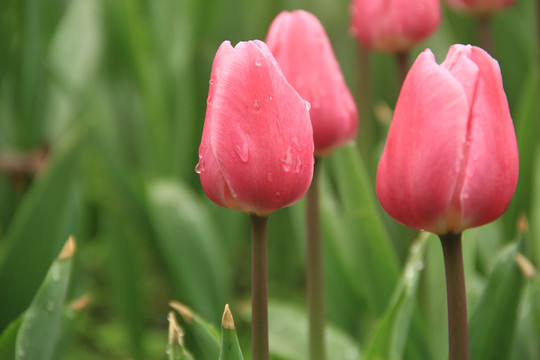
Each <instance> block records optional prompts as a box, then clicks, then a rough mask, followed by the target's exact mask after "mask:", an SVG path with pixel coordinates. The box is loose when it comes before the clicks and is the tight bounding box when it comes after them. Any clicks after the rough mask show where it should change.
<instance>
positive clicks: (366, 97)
mask: <svg viewBox="0 0 540 360" xmlns="http://www.w3.org/2000/svg"><path fill="white" fill-rule="evenodd" d="M370 83H371V66H370V59H369V50H367V49H365V48H363V47H359V48H358V96H357V100H356V101H357V103H358V117H359V118H360V121H359V122H358V135H357V136H356V139H357V140H356V145H357V147H358V149H359V150H360V152H361V154H362V156H363V158H364V160H365V161H366V162H367V161H371V156H372V154H371V149H372V142H373V138H374V136H373V121H371V91H370Z"/></svg>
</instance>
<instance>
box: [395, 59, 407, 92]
mask: <svg viewBox="0 0 540 360" xmlns="http://www.w3.org/2000/svg"><path fill="white" fill-rule="evenodd" d="M396 61H397V67H398V73H399V77H400V80H401V82H400V83H399V87H400V88H401V86H402V85H403V82H404V81H405V78H406V77H407V73H408V72H409V52H408V51H402V52H399V53H397V54H396Z"/></svg>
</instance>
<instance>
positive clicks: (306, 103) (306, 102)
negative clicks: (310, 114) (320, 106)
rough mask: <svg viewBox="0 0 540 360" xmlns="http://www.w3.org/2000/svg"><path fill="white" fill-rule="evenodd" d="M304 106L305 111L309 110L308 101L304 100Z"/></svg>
mask: <svg viewBox="0 0 540 360" xmlns="http://www.w3.org/2000/svg"><path fill="white" fill-rule="evenodd" d="M304 105H305V106H306V110H307V111H309V110H310V109H311V104H310V103H309V101H307V100H304Z"/></svg>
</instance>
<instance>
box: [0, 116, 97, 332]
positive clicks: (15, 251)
mask: <svg viewBox="0 0 540 360" xmlns="http://www.w3.org/2000/svg"><path fill="white" fill-rule="evenodd" d="M88 130H89V129H88V126H87V124H86V123H84V122H81V124H77V125H76V127H75V128H74V129H72V131H70V132H69V133H68V134H66V135H65V137H64V138H63V139H62V140H61V141H60V142H59V143H58V145H57V146H56V147H55V149H54V151H53V153H52V154H51V158H50V160H49V161H50V163H49V164H48V165H47V168H46V169H45V172H44V173H43V174H41V175H40V176H39V177H38V178H37V179H36V180H35V182H34V184H33V185H32V187H31V188H30V190H29V192H28V193H27V194H26V195H25V197H24V199H23V202H22V203H21V205H20V206H19V208H18V209H17V212H16V214H15V216H14V219H13V221H12V222H11V224H10V227H9V229H8V231H7V234H6V237H5V239H4V244H3V245H2V248H3V249H2V250H3V251H2V252H3V254H2V255H4V256H1V257H0V289H17V291H3V292H2V296H0V309H2V311H0V329H3V328H4V327H5V326H6V325H7V324H8V323H9V322H11V321H12V320H13V319H15V318H16V317H17V316H18V315H19V314H20V313H21V312H22V311H23V310H24V309H25V308H27V307H28V305H29V304H30V301H31V300H32V297H33V296H34V294H35V293H36V291H37V289H38V287H39V285H40V284H41V282H42V280H43V277H44V276H45V274H46V272H47V269H48V268H49V266H50V264H51V262H52V261H53V260H54V258H55V256H56V254H58V252H59V251H60V249H61V247H62V244H63V243H64V241H65V240H66V239H67V237H68V236H69V235H70V234H72V233H74V231H75V224H76V220H77V211H76V210H77V209H78V206H79V203H78V200H79V199H78V191H77V187H76V183H75V179H74V177H75V174H76V170H77V165H78V162H79V159H80V154H81V152H82V149H84V146H85V140H86V138H87V135H88V132H89V131H88Z"/></svg>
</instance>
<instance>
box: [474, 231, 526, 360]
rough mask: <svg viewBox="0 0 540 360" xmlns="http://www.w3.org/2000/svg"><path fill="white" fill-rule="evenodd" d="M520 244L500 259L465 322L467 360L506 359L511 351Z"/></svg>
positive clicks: (521, 280)
mask: <svg viewBox="0 0 540 360" xmlns="http://www.w3.org/2000/svg"><path fill="white" fill-rule="evenodd" d="M519 244H520V241H518V242H515V243H512V244H510V245H509V246H508V247H506V248H505V249H504V250H503V252H502V254H501V255H500V257H499V259H498V261H497V263H496V265H495V267H494V268H493V271H492V273H491V275H490V277H489V279H488V282H487V285H486V288H485V290H484V293H483V294H482V297H481V298H480V301H479V303H478V305H477V306H476V309H474V311H473V312H472V316H471V317H470V318H469V339H470V354H471V359H506V358H508V355H509V353H510V350H511V349H512V342H513V338H514V332H515V323H516V317H517V308H518V304H519V302H520V299H521V295H522V293H523V291H522V290H523V286H524V283H525V281H524V275H523V273H522V271H521V270H520V268H519V266H518V265H517V263H516V255H517V254H518V247H519Z"/></svg>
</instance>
